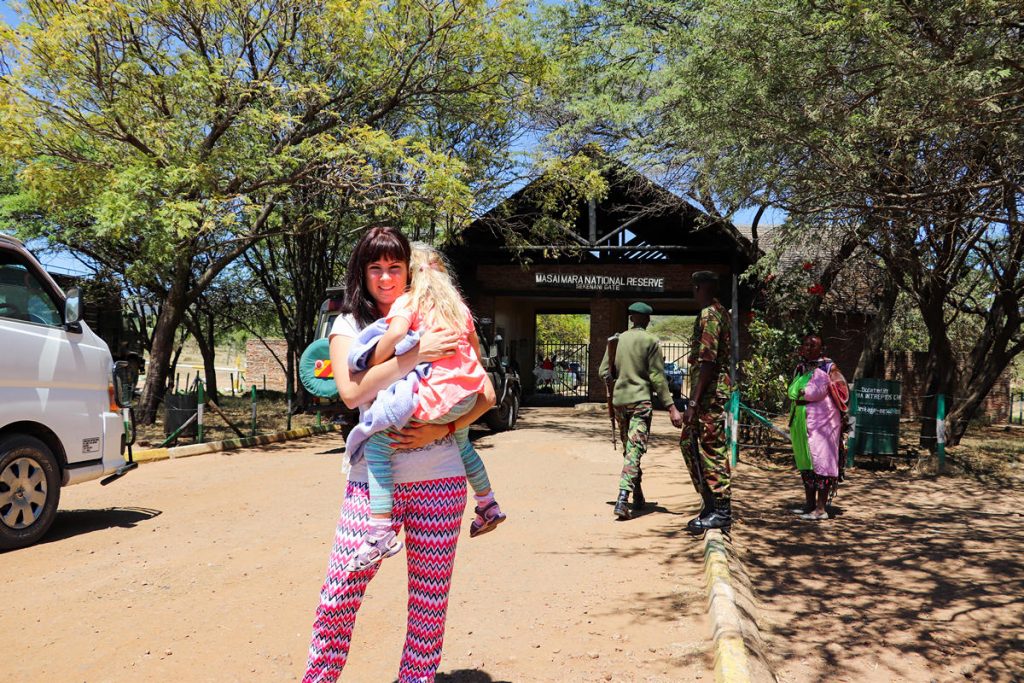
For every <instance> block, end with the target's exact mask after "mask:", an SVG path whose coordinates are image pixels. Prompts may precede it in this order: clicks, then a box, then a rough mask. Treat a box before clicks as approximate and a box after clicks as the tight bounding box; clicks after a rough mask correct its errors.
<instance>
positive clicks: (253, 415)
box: [250, 384, 256, 436]
mask: <svg viewBox="0 0 1024 683" xmlns="http://www.w3.org/2000/svg"><path fill="white" fill-rule="evenodd" d="M250 395H251V397H252V436H256V385H255V384H253V385H252V392H250Z"/></svg>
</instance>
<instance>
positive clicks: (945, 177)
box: [551, 0, 1024, 440]
mask: <svg viewBox="0 0 1024 683" xmlns="http://www.w3.org/2000/svg"><path fill="white" fill-rule="evenodd" d="M557 12H558V13H559V14H560V16H561V24H560V30H559V31H558V33H557V38H556V45H558V47H557V48H553V49H552V50H551V51H552V52H553V53H555V54H559V55H563V56H564V59H563V63H564V64H566V65H567V66H566V67H565V70H564V71H565V73H567V74H569V75H570V77H567V78H566V79H565V82H566V83H571V82H573V80H574V79H576V78H578V76H580V75H581V74H582V73H584V72H586V73H588V74H590V75H591V76H590V78H589V79H587V80H586V86H585V88H584V90H583V91H582V93H581V95H579V96H574V95H572V94H571V93H570V92H569V91H568V89H567V88H566V89H563V90H562V91H561V92H559V93H558V95H559V96H560V97H562V98H564V99H565V102H564V103H563V104H562V105H561V111H564V112H567V115H566V116H565V117H564V119H565V120H564V121H563V122H562V124H561V129H562V130H564V131H566V135H567V138H568V139H574V138H578V137H580V136H601V137H602V139H604V138H616V137H617V138H620V139H621V140H622V142H621V143H619V145H618V147H619V148H620V149H621V151H622V153H623V154H624V155H626V156H628V158H630V159H632V160H634V161H635V162H636V163H637V164H638V165H643V167H645V168H664V169H666V170H665V171H664V172H663V174H664V175H665V176H666V177H668V178H669V180H670V181H671V180H675V181H677V182H678V183H679V185H680V186H684V187H687V188H689V189H688V190H686V191H687V192H688V193H689V194H690V195H691V196H693V197H694V198H695V200H697V201H699V202H700V203H701V204H702V205H703V206H704V207H705V208H708V209H709V210H712V211H714V210H715V209H716V208H717V209H720V212H721V213H722V214H723V215H729V212H730V211H732V210H734V209H735V208H736V207H740V206H744V205H751V204H753V205H758V204H771V205H773V206H776V207H780V208H781V209H783V210H785V211H786V212H788V214H789V215H790V223H789V226H790V227H789V230H791V231H792V233H793V234H794V235H796V236H798V238H799V239H804V240H806V239H807V237H808V235H814V236H815V237H816V238H817V239H825V238H827V239H830V240H833V241H834V242H835V244H836V245H842V248H843V249H852V248H858V247H860V248H865V249H866V250H867V251H868V253H871V254H874V255H875V256H877V258H879V259H880V260H881V262H882V263H883V264H884V266H885V268H886V269H887V271H888V273H889V274H890V276H891V277H892V278H893V280H894V281H895V283H896V285H897V287H898V288H899V289H900V290H902V291H903V292H905V293H906V294H907V295H908V296H910V297H911V298H912V299H913V301H914V303H915V305H916V307H917V308H918V310H919V311H920V313H921V317H922V321H923V323H924V325H925V328H926V329H927V332H928V350H929V352H930V358H931V363H930V366H929V376H930V381H929V384H928V389H927V393H928V394H931V395H934V394H937V393H945V394H947V395H950V396H952V395H956V397H957V398H956V399H955V400H954V401H953V408H952V410H951V411H950V413H949V420H950V422H951V423H952V424H951V430H950V433H951V436H952V438H953V440H956V439H957V438H959V436H960V435H961V434H962V433H963V430H964V429H965V428H966V426H967V423H968V420H969V419H970V417H971V416H972V415H973V414H974V412H975V411H976V409H977V408H978V406H979V405H980V404H981V402H982V400H983V398H984V396H985V395H986V394H987V393H988V391H989V390H990V389H991V387H992V386H993V384H994V382H995V380H996V378H997V377H998V376H999V374H1000V373H1001V372H1002V371H1003V369H1005V368H1006V366H1007V364H1008V363H1009V362H1010V360H1011V359H1012V358H1013V357H1014V356H1015V355H1016V354H1018V353H1019V352H1020V351H1021V350H1022V348H1024V335H1022V329H1021V325H1022V322H1024V319H1022V317H1021V302H1022V300H1024V271H1022V269H1021V268H1020V262H1021V257H1022V256H1024V226H1022V224H1021V221H1020V217H1019V216H1020V211H1021V209H1022V208H1024V185H1022V177H1024V176H1022V174H1024V152H1022V149H1024V146H1022V144H1021V143H1022V142H1024V140H1022V135H1024V107H1022V106H1021V103H1022V101H1024V36H1022V23H1021V15H1020V5H1019V3H1018V2H1015V1H1014V0H971V1H969V2H963V1H962V0H943V1H940V2H928V3H924V2H897V1H886V2H877V3H867V2H848V1H846V0H842V1H839V0H834V1H833V0H826V1H824V2H807V1H806V0H704V1H700V2H683V3H676V2H668V1H667V0H605V1H604V2H601V3H597V4H596V5H595V6H590V5H579V4H577V5H571V6H567V7H563V8H559V9H558V10H557ZM577 82H583V81H577ZM826 229H827V230H826ZM838 251H841V249H837V252H838ZM850 253H852V251H851V252H850ZM962 320H963V321H969V324H968V327H970V328H972V329H974V330H975V331H976V333H975V334H974V335H973V343H972V344H971V349H970V352H969V354H968V360H967V362H966V363H965V364H962V363H958V362H957V361H958V359H957V358H956V354H955V349H954V346H955V345H954V343H953V339H952V338H951V334H952V332H951V331H952V330H953V329H955V328H956V327H957V325H958V324H959V322H960V321H962ZM961 367H963V368H964V372H963V373H961V372H960V370H959V368H961Z"/></svg>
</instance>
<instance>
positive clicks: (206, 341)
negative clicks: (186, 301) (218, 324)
mask: <svg viewBox="0 0 1024 683" xmlns="http://www.w3.org/2000/svg"><path fill="white" fill-rule="evenodd" d="M196 305H197V306H198V304H196ZM204 317H205V318H206V323H207V327H206V329H203V324H202V321H203V318H204ZM185 323H186V325H187V326H188V327H189V331H190V332H192V336H193V337H195V340H196V344H197V345H198V346H199V354H200V355H201V356H202V357H203V375H204V377H205V378H206V395H207V396H209V397H210V398H211V399H213V401H214V403H216V402H217V401H219V400H220V395H219V394H218V392H217V363H216V360H217V359H216V356H217V349H216V347H215V346H214V337H213V314H212V313H210V312H208V311H207V312H205V313H204V312H201V311H195V312H194V313H193V314H192V315H189V316H187V317H186V318H185Z"/></svg>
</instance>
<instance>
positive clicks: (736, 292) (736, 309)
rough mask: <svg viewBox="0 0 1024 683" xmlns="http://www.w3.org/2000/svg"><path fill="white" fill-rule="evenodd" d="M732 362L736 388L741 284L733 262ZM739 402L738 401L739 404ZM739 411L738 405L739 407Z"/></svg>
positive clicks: (738, 358)
mask: <svg viewBox="0 0 1024 683" xmlns="http://www.w3.org/2000/svg"><path fill="white" fill-rule="evenodd" d="M731 351H732V354H731V355H732V363H731V364H730V367H729V380H730V384H731V385H732V387H733V388H734V389H735V388H736V371H737V369H738V367H739V364H740V286H739V275H737V274H736V267H735V264H733V274H732V349H731ZM738 404H739V402H738V401H737V406H738ZM737 412H738V407H737Z"/></svg>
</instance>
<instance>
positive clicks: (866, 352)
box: [853, 275, 899, 379]
mask: <svg viewBox="0 0 1024 683" xmlns="http://www.w3.org/2000/svg"><path fill="white" fill-rule="evenodd" d="M898 296H899V289H898V288H897V287H896V282H895V280H893V279H892V278H891V277H888V275H887V276H886V277H885V282H884V283H883V285H882V292H881V296H880V297H879V300H878V312H877V313H876V314H875V317H874V319H873V320H872V321H871V325H870V326H868V330H867V334H865V336H864V348H863V349H861V352H860V358H859V359H858V361H857V369H856V370H855V371H854V373H853V378H854V379H856V378H859V377H877V376H879V375H880V374H881V373H882V372H884V371H885V362H884V361H885V352H884V342H885V334H886V332H888V330H889V323H891V322H892V314H893V311H894V310H895V308H896V298H897V297H898Z"/></svg>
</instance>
